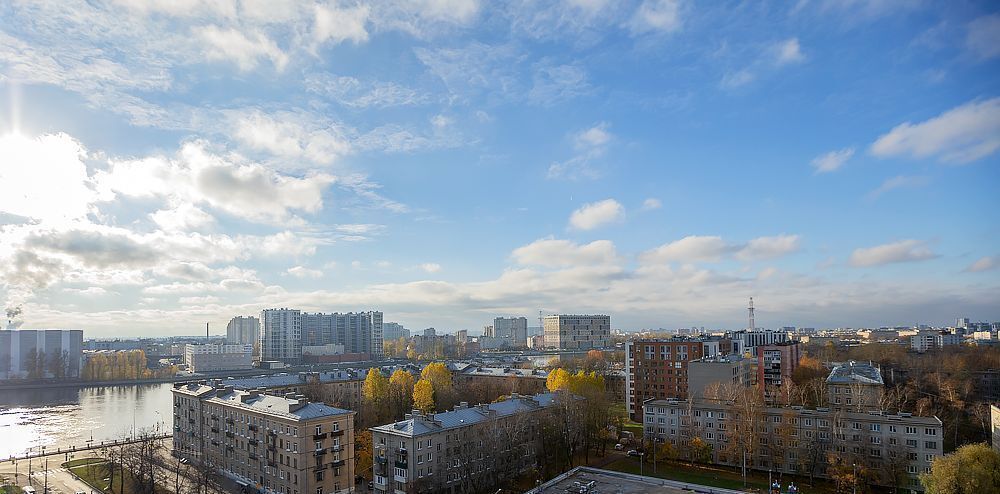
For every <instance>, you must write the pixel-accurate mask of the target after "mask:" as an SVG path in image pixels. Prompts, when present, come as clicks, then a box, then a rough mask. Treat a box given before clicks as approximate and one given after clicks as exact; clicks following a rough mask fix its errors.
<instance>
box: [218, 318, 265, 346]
mask: <svg viewBox="0 0 1000 494" xmlns="http://www.w3.org/2000/svg"><path fill="white" fill-rule="evenodd" d="M259 339H260V319H257V318H256V317H253V316H236V317H234V318H232V319H230V320H229V324H227V325H226V343H228V344H230V345H256V344H257V340H259Z"/></svg>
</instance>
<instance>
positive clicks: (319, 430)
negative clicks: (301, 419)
mask: <svg viewBox="0 0 1000 494" xmlns="http://www.w3.org/2000/svg"><path fill="white" fill-rule="evenodd" d="M322 433H323V426H322V425H317V426H316V435H317V436H318V435H320V434H322Z"/></svg>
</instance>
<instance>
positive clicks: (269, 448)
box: [267, 444, 277, 451]
mask: <svg viewBox="0 0 1000 494" xmlns="http://www.w3.org/2000/svg"><path fill="white" fill-rule="evenodd" d="M275 449H277V448H275V446H274V445H273V444H268V445H267V450H268V451H274V450H275Z"/></svg>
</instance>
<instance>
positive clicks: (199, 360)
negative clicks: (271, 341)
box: [184, 344, 253, 372]
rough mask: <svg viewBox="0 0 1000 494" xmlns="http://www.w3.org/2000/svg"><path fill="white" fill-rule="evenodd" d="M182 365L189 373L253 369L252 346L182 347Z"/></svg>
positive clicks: (210, 345)
mask: <svg viewBox="0 0 1000 494" xmlns="http://www.w3.org/2000/svg"><path fill="white" fill-rule="evenodd" d="M184 363H185V364H187V366H188V370H189V371H191V372H215V371H227V370H246V369H251V368H253V345H252V344H246V345H237V344H234V345H214V344H207V345H191V344H188V345H184Z"/></svg>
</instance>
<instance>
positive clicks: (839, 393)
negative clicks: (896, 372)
mask: <svg viewBox="0 0 1000 494" xmlns="http://www.w3.org/2000/svg"><path fill="white" fill-rule="evenodd" d="M884 387H885V383H884V382H883V381H882V372H881V371H879V369H878V368H877V367H875V366H873V365H871V364H868V363H865V362H855V361H853V360H852V361H850V362H846V363H843V364H840V365H838V366H836V367H834V368H833V370H832V371H830V375H829V376H827V378H826V394H827V404H828V405H829V406H830V407H831V408H838V409H840V408H842V409H847V410H855V411H866V410H878V409H879V408H880V407H881V405H882V393H883V388H884Z"/></svg>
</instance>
